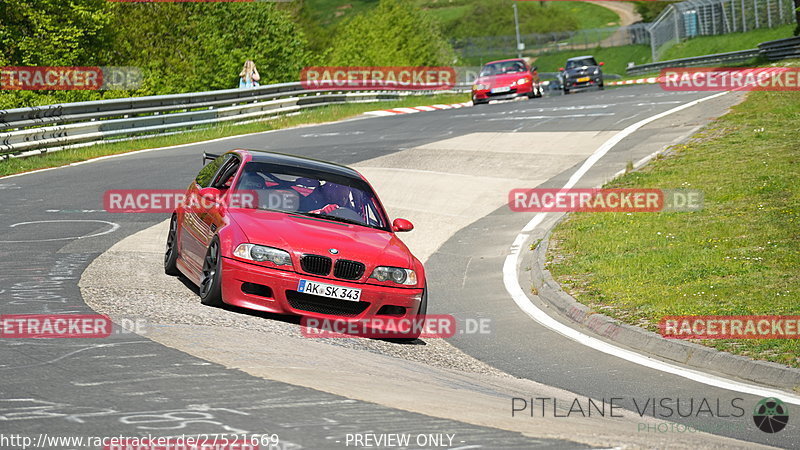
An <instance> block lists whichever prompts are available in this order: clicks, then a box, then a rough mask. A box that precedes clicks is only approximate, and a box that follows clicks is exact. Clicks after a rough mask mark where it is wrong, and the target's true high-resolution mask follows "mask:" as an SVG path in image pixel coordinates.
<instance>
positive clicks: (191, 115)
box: [0, 83, 470, 160]
mask: <svg viewBox="0 0 800 450" xmlns="http://www.w3.org/2000/svg"><path fill="white" fill-rule="evenodd" d="M469 89H470V87H469V86H468V85H466V84H458V85H456V86H455V87H454V88H453V89H451V90H447V91H440V90H437V91H434V90H431V91H386V90H374V91H316V90H305V89H303V88H302V86H301V84H300V83H282V84H273V85H268V86H260V87H257V88H253V89H226V90H221V91H207V92H193V93H187V94H172V95H156V96H148V97H132V98H121V99H109V100H100V101H92V102H78V103H64V104H58V105H48V106H42V107H32V108H16V109H9V110H4V111H0V160H1V159H7V158H10V157H12V156H13V157H18V156H28V155H30V154H38V153H45V152H48V151H55V150H61V149H64V148H70V147H76V146H82V145H93V144H96V143H101V142H103V141H105V140H108V139H112V138H115V139H120V138H122V139H126V138H127V139H134V138H136V137H142V136H144V135H153V134H155V133H163V132H166V131H176V130H185V129H189V128H192V127H196V126H201V125H211V124H219V123H228V122H244V121H254V120H266V119H268V118H274V117H279V116H283V115H287V114H291V113H296V112H298V111H301V110H303V109H307V108H313V107H318V106H325V105H332V104H340V103H364V102H376V101H381V100H397V99H400V98H404V97H407V96H414V95H419V96H423V95H433V94H441V93H453V92H463V91H465V90H469Z"/></svg>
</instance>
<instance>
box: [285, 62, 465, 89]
mask: <svg viewBox="0 0 800 450" xmlns="http://www.w3.org/2000/svg"><path fill="white" fill-rule="evenodd" d="M300 83H301V84H302V86H303V88H304V89H309V90H363V89H387V90H447V89H452V88H453V86H455V84H456V70H455V69H454V68H452V67H379V66H369V67H366V66H363V67H346V66H326V67H306V68H304V69H303V70H302V71H301V72H300Z"/></svg>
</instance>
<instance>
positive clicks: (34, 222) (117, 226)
mask: <svg viewBox="0 0 800 450" xmlns="http://www.w3.org/2000/svg"><path fill="white" fill-rule="evenodd" d="M60 222H98V223H103V224H106V225H110V226H111V228H109V229H108V230H105V231H101V232H99V233H94V234H89V235H86V236H71V237H63V238H52V239H32V240H24V241H0V243H3V244H17V243H22V242H51V241H69V240H72V239H88V238H91V237H97V236H102V235H104V234H108V233H113V232H115V231H117V230H118V229H119V224H117V223H114V222H109V221H107V220H88V219H87V220H69V219H64V220H34V221H33V222H19V223H15V224H13V225H9V226H8V227H9V228H16V227H18V226H20V225H32V224H36V223H60Z"/></svg>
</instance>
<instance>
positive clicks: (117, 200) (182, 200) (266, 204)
mask: <svg viewBox="0 0 800 450" xmlns="http://www.w3.org/2000/svg"><path fill="white" fill-rule="evenodd" d="M299 203H300V197H299V195H298V194H297V192H296V191H293V190H287V189H272V190H234V191H232V192H221V191H217V192H215V193H213V194H212V193H202V194H201V193H200V192H195V193H190V194H189V195H187V193H186V191H183V190H177V189H115V190H108V191H106V192H105V193H104V194H103V209H104V210H105V211H106V212H110V213H161V214H168V213H171V212H173V211H175V209H176V208H177V207H178V206H182V207H184V208H186V209H189V210H198V211H199V210H206V209H210V208H212V207H214V206H217V205H220V204H224V205H225V206H226V207H227V208H247V209H255V208H268V209H282V210H285V211H294V210H296V209H297V208H298V207H299Z"/></svg>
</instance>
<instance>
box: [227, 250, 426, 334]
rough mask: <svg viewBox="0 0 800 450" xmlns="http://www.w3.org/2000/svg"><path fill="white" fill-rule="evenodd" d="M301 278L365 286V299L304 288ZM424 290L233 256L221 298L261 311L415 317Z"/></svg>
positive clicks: (348, 318)
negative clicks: (264, 264)
mask: <svg viewBox="0 0 800 450" xmlns="http://www.w3.org/2000/svg"><path fill="white" fill-rule="evenodd" d="M301 279H303V280H311V281H317V282H320V283H327V284H333V285H337V286H344V287H347V288H356V289H361V300H360V301H358V302H353V301H348V300H337V299H332V298H327V297H321V296H317V295H310V294H304V293H299V292H297V287H298V284H299V282H300V280H301ZM422 293H423V290H422V289H413V288H412V289H409V288H400V287H397V288H395V287H391V286H379V285H372V284H363V283H354V282H351V281H345V280H339V279H331V278H323V277H317V276H314V275H308V274H304V273H297V272H292V271H284V270H276V269H270V268H268V267H262V266H260V265H257V264H250V263H246V262H242V261H239V260H236V259H232V258H223V259H222V300H223V301H224V302H225V303H227V304H229V305H234V306H239V307H242V308H248V309H254V310H258V311H266V312H271V313H277V314H291V315H300V316H307V317H315V318H319V319H341V320H345V321H359V320H371V319H376V318H383V319H390V318H391V319H414V318H415V317H416V315H417V313H418V312H419V308H420V302H421V298H422ZM400 308H402V312H400ZM387 312H389V313H387ZM376 322H380V321H376Z"/></svg>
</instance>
